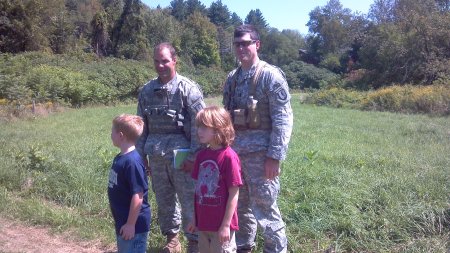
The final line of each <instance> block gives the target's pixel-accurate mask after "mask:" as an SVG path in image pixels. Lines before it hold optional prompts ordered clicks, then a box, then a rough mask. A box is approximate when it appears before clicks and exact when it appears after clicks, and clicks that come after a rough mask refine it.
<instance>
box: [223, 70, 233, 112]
mask: <svg viewBox="0 0 450 253" xmlns="http://www.w3.org/2000/svg"><path fill="white" fill-rule="evenodd" d="M235 72H236V70H233V71H232V72H230V73H229V74H228V77H227V80H226V81H225V84H224V85H223V99H222V104H223V106H224V107H225V109H228V107H229V103H230V98H231V82H232V80H233V75H234V73H235Z"/></svg>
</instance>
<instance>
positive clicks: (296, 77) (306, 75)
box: [282, 61, 339, 89]
mask: <svg viewBox="0 0 450 253" xmlns="http://www.w3.org/2000/svg"><path fill="white" fill-rule="evenodd" d="M282 69H283V71H284V73H285V74H286V79H287V82H288V84H289V87H290V88H293V89H305V88H313V89H320V88H325V87H327V86H329V85H332V84H334V83H335V82H337V81H338V80H339V75H336V74H335V73H333V72H331V71H329V70H327V69H324V68H318V67H315V66H314V65H312V64H307V63H304V62H302V61H294V62H292V63H290V64H289V65H285V66H283V67H282Z"/></svg>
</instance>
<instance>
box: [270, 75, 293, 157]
mask: <svg viewBox="0 0 450 253" xmlns="http://www.w3.org/2000/svg"><path fill="white" fill-rule="evenodd" d="M271 71H272V73H271V74H270V75H265V78H267V82H268V85H267V96H268V98H269V110H270V118H271V119H272V132H271V134H270V143H269V150H268V151H267V156H268V157H271V158H273V159H276V160H284V159H285V158H286V153H287V150H288V144H289V140H290V138H291V133H292V126H293V113H292V108H291V103H290V100H291V95H290V94H289V87H288V83H287V81H286V79H285V78H284V76H283V74H282V73H281V71H280V70H278V69H275V68H273V69H271Z"/></svg>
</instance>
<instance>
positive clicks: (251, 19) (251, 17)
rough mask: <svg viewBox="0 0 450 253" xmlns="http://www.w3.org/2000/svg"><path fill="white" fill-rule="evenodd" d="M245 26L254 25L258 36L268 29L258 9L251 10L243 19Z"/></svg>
mask: <svg viewBox="0 0 450 253" xmlns="http://www.w3.org/2000/svg"><path fill="white" fill-rule="evenodd" d="M245 24H250V25H254V26H255V27H256V28H257V29H258V31H259V32H260V34H264V33H265V32H266V31H267V28H268V27H269V24H268V23H267V21H266V19H265V18H264V16H263V14H262V12H261V11H260V10H259V9H256V10H251V11H250V12H249V13H248V14H247V17H246V18H245Z"/></svg>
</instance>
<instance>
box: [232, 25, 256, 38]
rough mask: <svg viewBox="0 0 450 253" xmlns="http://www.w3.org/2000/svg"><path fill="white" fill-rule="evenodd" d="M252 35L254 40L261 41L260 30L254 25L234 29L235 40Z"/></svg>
mask: <svg viewBox="0 0 450 253" xmlns="http://www.w3.org/2000/svg"><path fill="white" fill-rule="evenodd" d="M247 33H248V34H250V38H251V39H252V40H259V32H258V29H257V28H256V27H255V26H254V25H249V24H245V25H240V26H238V27H236V28H235V29H234V38H240V37H242V36H244V35H245V34H247Z"/></svg>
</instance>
